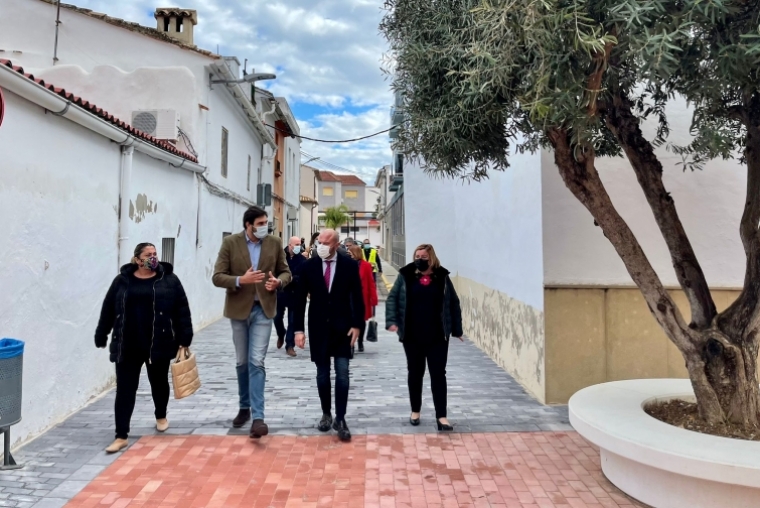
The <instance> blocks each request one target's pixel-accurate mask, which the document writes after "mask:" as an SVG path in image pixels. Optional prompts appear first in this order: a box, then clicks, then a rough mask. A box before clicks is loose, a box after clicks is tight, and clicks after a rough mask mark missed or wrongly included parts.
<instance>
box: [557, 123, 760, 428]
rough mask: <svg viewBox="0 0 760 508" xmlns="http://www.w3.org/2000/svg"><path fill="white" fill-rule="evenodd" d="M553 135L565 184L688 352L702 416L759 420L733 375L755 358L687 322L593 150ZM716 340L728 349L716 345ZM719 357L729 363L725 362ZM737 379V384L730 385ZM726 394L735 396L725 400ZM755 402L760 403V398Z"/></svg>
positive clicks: (564, 136)
mask: <svg viewBox="0 0 760 508" xmlns="http://www.w3.org/2000/svg"><path fill="white" fill-rule="evenodd" d="M548 137H549V140H550V141H551V143H552V146H553V147H554V159H555V163H556V164H557V167H558V168H559V172H560V175H561V176H562V179H563V181H564V182H565V185H566V186H567V187H568V189H570V191H571V192H572V193H573V195H574V196H575V197H576V198H577V199H578V200H579V201H580V202H581V203H582V204H583V205H584V206H585V207H586V209H588V210H589V212H590V213H591V215H592V216H593V217H594V219H595V222H596V223H597V224H598V225H599V226H600V227H601V229H602V232H603V233H604V235H605V236H606V237H607V239H608V240H609V241H610V243H612V246H613V247H614V248H615V250H616V251H617V253H618V255H619V256H620V258H621V260H622V261H623V263H624V264H625V267H626V269H627V270H628V273H629V274H630V276H631V278H632V279H633V281H634V283H635V284H636V285H637V286H638V287H639V289H640V291H641V294H642V295H643V296H644V300H645V301H646V303H647V305H648V306H649V310H650V312H651V313H652V315H653V316H654V318H655V319H656V320H657V322H658V323H659V325H660V326H661V327H662V329H663V330H664V331H665V333H666V335H667V336H668V337H669V338H670V339H671V340H672V341H673V343H674V344H675V345H676V346H677V347H678V349H679V350H680V351H681V353H682V354H683V355H684V358H685V359H686V367H687V369H688V371H689V378H690V380H691V384H692V387H693V388H694V393H695V395H696V397H697V402H698V406H699V411H700V415H701V416H702V418H703V419H704V420H705V421H707V422H710V423H721V422H723V421H725V419H726V414H742V415H750V416H751V415H752V414H754V415H755V420H754V421H756V417H757V416H756V411H755V412H754V413H753V412H752V407H751V404H750V402H751V401H750V400H749V399H752V397H751V395H749V396H747V397H744V398H742V397H741V396H740V394H741V393H750V392H751V389H747V382H746V381H745V382H744V383H742V381H741V379H742V378H741V377H731V378H729V377H728V376H730V375H732V374H733V373H735V372H738V371H739V370H741V371H742V372H745V373H746V372H747V370H748V369H749V370H752V371H753V374H754V368H755V359H756V356H755V357H752V358H754V359H752V360H749V361H746V362H745V360H744V359H745V358H746V355H736V352H737V348H736V347H735V346H733V345H732V344H731V342H730V341H729V340H728V339H727V338H726V336H725V334H724V333H721V332H720V331H719V330H718V329H717V328H711V329H710V332H711V334H707V333H706V331H701V330H697V329H694V328H692V327H689V326H688V325H687V324H686V322H685V321H684V319H683V316H682V315H681V313H680V311H679V310H678V308H677V307H676V305H675V302H674V301H673V299H672V298H671V296H670V294H669V293H668V291H667V290H666V289H665V288H664V286H663V285H662V282H661V281H660V279H659V277H658V276H657V273H656V272H655V271H654V268H652V265H651V264H650V262H649V260H648V259H647V257H646V254H645V253H644V251H643V249H642V248H641V245H640V244H639V242H638V240H637V239H636V237H635V235H634V234H633V231H631V229H630V228H629V226H628V224H627V223H626V222H625V220H623V218H622V217H621V216H620V214H619V213H618V212H617V210H616V209H615V207H614V205H613V203H612V201H611V199H610V197H609V195H608V194H607V190H606V189H605V188H604V184H603V183H602V181H601V178H599V174H598V172H597V170H596V167H595V165H594V153H593V148H592V147H585V150H582V149H581V148H575V149H574V147H573V145H572V143H571V135H570V133H569V132H568V131H565V130H562V129H553V130H551V131H550V132H549V133H548ZM711 338H713V340H712V341H711V340H710V339H711ZM716 341H717V342H718V343H720V344H721V345H722V346H723V349H720V350H718V349H717V348H716V347H715V342H716ZM731 355H733V356H731ZM719 359H725V361H723V363H720V362H719ZM708 366H710V369H708ZM708 370H709V374H708ZM727 381H728V382H727ZM713 383H715V384H716V385H718V386H720V387H721V390H720V391H718V390H716V389H715V388H714V384H713ZM732 383H733V387H730V385H731V384H732ZM755 391H757V390H755ZM727 394H733V395H732V396H728V398H726V397H727ZM719 397H721V398H722V399H723V400H724V401H725V400H729V399H730V400H731V402H730V403H729V404H727V405H724V404H723V403H722V401H721V398H719ZM753 400H754V401H755V403H756V401H757V397H755V398H754V399H753ZM732 408H734V409H732ZM755 408H756V405H755ZM750 416H747V418H746V421H747V422H748V424H750V425H751V422H752V421H753V420H752V418H751V417H750Z"/></svg>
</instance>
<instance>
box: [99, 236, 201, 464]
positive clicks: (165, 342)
mask: <svg viewBox="0 0 760 508" xmlns="http://www.w3.org/2000/svg"><path fill="white" fill-rule="evenodd" d="M111 331H113V334H112V335H111V345H110V348H109V349H110V353H111V362H113V363H114V364H116V403H115V405H114V417H115V420H116V439H115V441H114V442H113V443H111V444H110V445H109V446H108V448H106V452H108V453H116V452H119V451H121V450H123V449H125V448H126V447H127V446H129V441H128V440H127V439H128V437H129V424H130V421H131V419H132V412H133V411H134V409H135V400H136V397H137V388H138V386H139V384H140V371H142V366H143V364H145V366H146V368H147V369H148V381H149V382H150V391H151V395H152V396H153V405H154V407H155V416H156V430H158V431H159V432H165V431H166V430H167V429H168V428H169V421H168V420H167V419H166V408H167V406H168V404H169V393H170V391H169V364H170V363H171V361H172V359H174V358H175V357H176V356H177V351H178V350H179V348H187V347H190V343H191V342H192V340H193V322H192V318H191V316H190V306H189V305H188V302H187V296H186V295H185V290H184V288H183V287H182V283H181V282H180V280H179V277H177V276H176V275H175V274H174V268H173V267H172V265H170V264H169V263H162V262H159V261H158V255H157V253H156V247H155V246H154V245H153V244H152V243H141V244H139V245H138V246H137V247H135V251H134V257H132V260H131V261H130V263H129V264H127V265H124V266H122V267H121V273H119V275H117V276H116V278H115V279H114V280H113V282H112V283H111V287H110V288H109V290H108V293H107V294H106V297H105V300H104V301H103V307H102V309H101V311H100V320H99V321H98V327H97V329H96V330H95V346H97V347H98V348H105V347H106V345H107V343H108V334H110V333H111Z"/></svg>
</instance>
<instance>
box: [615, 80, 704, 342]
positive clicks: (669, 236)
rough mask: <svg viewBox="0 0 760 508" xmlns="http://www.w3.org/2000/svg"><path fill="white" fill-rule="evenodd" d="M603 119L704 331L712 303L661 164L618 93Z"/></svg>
mask: <svg viewBox="0 0 760 508" xmlns="http://www.w3.org/2000/svg"><path fill="white" fill-rule="evenodd" d="M604 116H605V120H606V125H607V126H608V128H609V129H610V131H612V133H613V135H614V136H615V138H616V139H617V140H618V142H619V143H620V146H622V147H623V150H624V151H625V154H626V156H628V160H629V161H630V163H631V167H632V168H633V171H634V173H635V174H636V178H637V180H638V182H639V186H640V187H641V189H642V190H643V191H644V196H645V197H646V199H647V202H648V203H649V207H650V208H651V209H652V213H653V214H654V218H655V221H656V222H657V226H658V228H659V229H660V232H661V234H662V237H663V238H664V239H665V243H666V244H667V246H668V250H669V252H670V257H671V261H672V263H673V268H674V269H675V273H676V278H677V279H678V283H679V284H680V286H681V289H683V291H684V293H685V294H686V298H687V299H688V300H689V305H690V307H691V319H692V325H693V326H694V327H697V328H702V329H704V328H707V327H708V326H710V325H711V324H712V321H713V319H714V318H715V316H716V314H717V311H716V309H715V303H714V302H713V299H712V295H711V294H710V288H709V286H708V284H707V279H706V278H705V274H704V272H703V271H702V267H701V266H700V264H699V261H698V260H697V256H696V254H695V253H694V249H693V247H692V246H691V242H690V241H689V237H688V236H687V235H686V231H685V230H684V228H683V224H682V223H681V219H680V218H679V217H678V212H677V211H676V206H675V202H674V201H673V198H672V197H671V196H670V193H669V192H668V191H667V190H666V189H665V184H664V182H663V181H662V173H663V171H662V164H661V163H660V161H659V159H658V158H657V155H656V154H655V153H654V147H653V146H652V144H651V143H650V142H649V140H648V139H646V138H645V137H644V134H643V133H642V132H641V128H640V125H639V119H638V118H637V117H636V116H635V115H634V114H633V104H632V103H631V101H630V100H629V99H628V98H627V97H626V96H625V95H623V94H622V93H620V92H619V93H617V94H615V96H614V97H613V98H612V102H611V104H609V107H608V108H606V110H605V115H604Z"/></svg>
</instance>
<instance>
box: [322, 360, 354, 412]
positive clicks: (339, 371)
mask: <svg viewBox="0 0 760 508" xmlns="http://www.w3.org/2000/svg"><path fill="white" fill-rule="evenodd" d="M348 385H349V382H348V358H335V419H336V420H337V421H341V420H343V419H344V418H345V416H346V406H348ZM317 391H318V392H319V401H320V403H321V404H322V413H323V414H326V415H327V414H332V407H331V402H332V384H331V383H330V359H329V358H328V359H327V361H326V362H325V363H321V362H320V363H317Z"/></svg>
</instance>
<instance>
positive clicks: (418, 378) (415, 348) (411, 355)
mask: <svg viewBox="0 0 760 508" xmlns="http://www.w3.org/2000/svg"><path fill="white" fill-rule="evenodd" d="M412 340H413V339H412ZM404 352H405V353H406V365H407V368H408V369H409V377H408V384H409V401H410V402H411V405H412V413H419V412H420V410H421V409H422V381H423V379H424V378H425V364H426V363H427V366H428V368H429V369H430V387H431V388H432V390H433V404H434V405H435V417H436V418H446V398H447V388H446V362H447V361H448V359H449V341H447V340H446V341H443V340H440V341H436V342H433V343H429V344H428V343H415V342H410V341H408V340H407V341H405V342H404Z"/></svg>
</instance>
